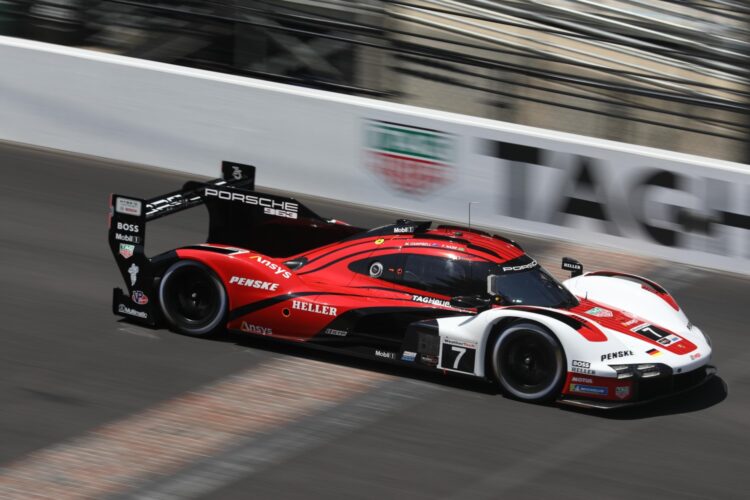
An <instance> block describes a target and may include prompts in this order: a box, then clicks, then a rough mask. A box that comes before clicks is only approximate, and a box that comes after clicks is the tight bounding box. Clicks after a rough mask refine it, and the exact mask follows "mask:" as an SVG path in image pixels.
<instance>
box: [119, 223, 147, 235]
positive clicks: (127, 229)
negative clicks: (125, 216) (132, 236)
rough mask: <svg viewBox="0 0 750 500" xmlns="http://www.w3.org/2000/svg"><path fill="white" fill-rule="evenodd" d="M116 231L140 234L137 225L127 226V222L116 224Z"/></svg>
mask: <svg viewBox="0 0 750 500" xmlns="http://www.w3.org/2000/svg"><path fill="white" fill-rule="evenodd" d="M117 230H118V231H125V232H128V233H140V232H141V228H140V226H139V225H138V224H128V223H127V222H117Z"/></svg>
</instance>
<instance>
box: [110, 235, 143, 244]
mask: <svg viewBox="0 0 750 500" xmlns="http://www.w3.org/2000/svg"><path fill="white" fill-rule="evenodd" d="M115 240H117V241H124V242H126V243H133V244H135V245H139V244H140V243H141V237H140V236H134V235H132V234H122V233H115Z"/></svg>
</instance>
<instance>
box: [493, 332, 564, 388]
mask: <svg viewBox="0 0 750 500" xmlns="http://www.w3.org/2000/svg"><path fill="white" fill-rule="evenodd" d="M500 371H501V373H502V377H503V379H504V380H505V381H506V382H507V383H508V384H509V385H510V386H511V387H513V388H514V389H516V390H517V391H519V392H521V393H524V394H529V395H531V394H537V393H539V392H543V391H545V390H546V389H548V388H549V387H551V385H552V384H554V382H555V380H556V378H557V376H558V371H559V368H558V360H557V355H556V352H555V349H554V347H553V346H552V345H550V343H549V342H548V341H547V339H545V338H543V337H541V336H540V335H539V334H537V333H536V332H531V331H524V330H521V331H518V332H513V333H512V334H511V336H510V338H508V339H507V340H506V342H505V346H504V349H503V350H502V353H501V356H500Z"/></svg>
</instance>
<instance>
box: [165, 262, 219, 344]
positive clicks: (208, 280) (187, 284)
mask: <svg viewBox="0 0 750 500" xmlns="http://www.w3.org/2000/svg"><path fill="white" fill-rule="evenodd" d="M227 303H228V301H227V293H226V291H225V290H224V285H222V283H221V281H220V280H219V278H217V277H216V275H215V274H214V273H213V271H211V270H210V269H209V268H208V267H206V266H205V265H203V264H201V263H200V262H195V261H192V260H181V261H178V262H175V263H174V264H172V266H170V268H169V269H167V272H166V273H164V277H163V278H162V279H161V283H160V284H159V306H160V307H161V312H162V314H163V315H164V318H165V319H166V320H167V323H168V324H169V326H170V328H171V329H172V330H174V331H176V332H179V333H184V334H185V335H192V336H196V337H202V336H208V335H211V334H214V333H216V332H217V331H219V330H221V328H222V327H223V326H224V323H225V318H226V311H227Z"/></svg>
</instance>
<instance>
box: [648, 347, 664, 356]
mask: <svg viewBox="0 0 750 500" xmlns="http://www.w3.org/2000/svg"><path fill="white" fill-rule="evenodd" d="M646 354H648V355H649V356H661V351H660V350H659V349H649V350H648V351H646Z"/></svg>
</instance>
